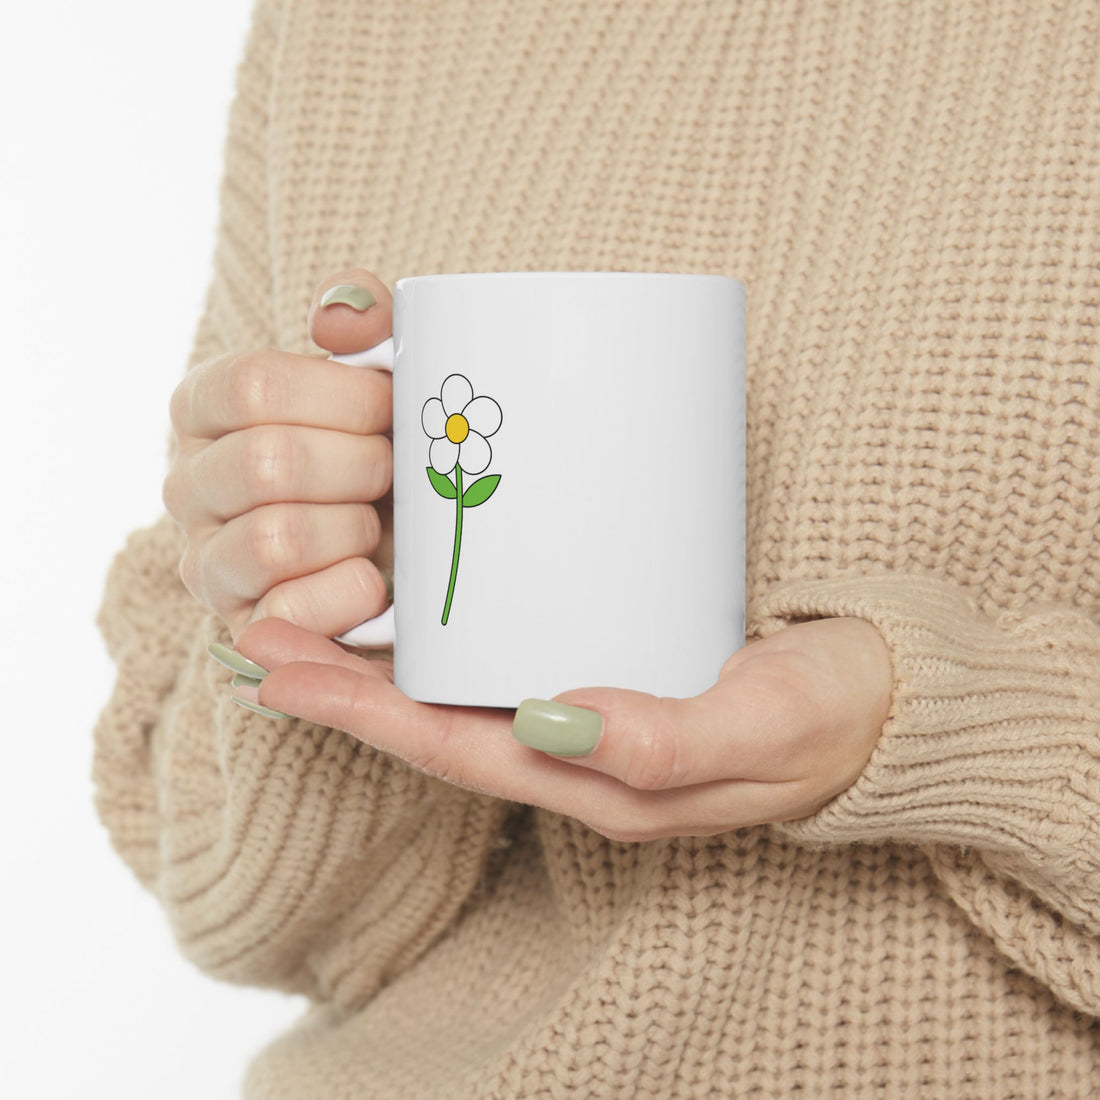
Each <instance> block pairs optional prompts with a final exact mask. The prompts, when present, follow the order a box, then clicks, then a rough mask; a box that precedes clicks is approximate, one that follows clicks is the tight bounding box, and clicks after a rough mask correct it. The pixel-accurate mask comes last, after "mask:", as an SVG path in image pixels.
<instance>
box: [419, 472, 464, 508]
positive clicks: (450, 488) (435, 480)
mask: <svg viewBox="0 0 1100 1100" xmlns="http://www.w3.org/2000/svg"><path fill="white" fill-rule="evenodd" d="M427 470H428V480H429V481H430V482H431V483H432V488H433V489H434V490H435V491H436V492H437V493H438V494H439V495H440V496H441V497H446V498H447V499H448V500H454V498H455V497H456V496H458V490H457V489H456V488H455V486H454V482H453V481H451V479H450V478H449V477H444V476H443V475H442V474H441V473H438V472H437V471H436V470H434V469H433V468H432V467H431V466H429V467H427ZM465 502H466V500H465V496H464V497H463V503H464V504H465Z"/></svg>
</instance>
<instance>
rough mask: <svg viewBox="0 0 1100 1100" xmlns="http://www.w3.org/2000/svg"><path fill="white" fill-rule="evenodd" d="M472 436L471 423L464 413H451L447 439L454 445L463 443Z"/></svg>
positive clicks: (448, 418)
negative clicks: (467, 437)
mask: <svg viewBox="0 0 1100 1100" xmlns="http://www.w3.org/2000/svg"><path fill="white" fill-rule="evenodd" d="M469 434H470V422H469V421H468V420H467V419H466V417H464V416H463V415H462V413H451V415H450V416H448V417H447V438H448V439H449V440H450V441H451V442H452V443H461V442H462V441H463V440H464V439H465V438H466V436H468V435H469Z"/></svg>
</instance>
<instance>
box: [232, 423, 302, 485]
mask: <svg viewBox="0 0 1100 1100" xmlns="http://www.w3.org/2000/svg"><path fill="white" fill-rule="evenodd" d="M242 434H243V436H244V439H243V447H242V451H241V470H240V478H241V483H242V484H243V485H244V487H245V489H246V491H247V492H248V493H249V494H251V496H252V499H254V500H275V499H278V498H279V496H280V494H282V493H284V492H286V491H287V490H288V489H289V488H290V487H291V485H292V484H293V477H294V470H295V467H296V455H295V450H294V440H293V438H292V436H291V434H290V433H289V432H287V431H285V430H283V429H281V428H279V427H276V426H265V427H259V428H251V429H249V430H248V431H246V432H244V433H242Z"/></svg>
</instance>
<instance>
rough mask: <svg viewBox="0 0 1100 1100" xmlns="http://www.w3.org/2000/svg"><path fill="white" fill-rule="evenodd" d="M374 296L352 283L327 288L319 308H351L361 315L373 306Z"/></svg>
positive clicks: (362, 287)
mask: <svg viewBox="0 0 1100 1100" xmlns="http://www.w3.org/2000/svg"><path fill="white" fill-rule="evenodd" d="M374 301H375V298H374V295H373V294H371V292H370V291H369V290H367V288H366V287H365V286H355V285H354V284H352V283H341V284H340V285H339V286H334V287H329V289H328V290H326V291H325V293H324V295H323V296H322V298H321V308H322V309H324V308H325V307H326V306H335V305H341V306H351V308H352V309H356V310H358V311H359V312H360V313H362V312H363V311H364V310H366V309H370V307H371V306H373V305H374Z"/></svg>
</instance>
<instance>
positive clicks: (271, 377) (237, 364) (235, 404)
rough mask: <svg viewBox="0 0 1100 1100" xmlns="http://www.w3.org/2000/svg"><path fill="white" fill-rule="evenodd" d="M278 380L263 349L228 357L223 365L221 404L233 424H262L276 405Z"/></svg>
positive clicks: (278, 387)
mask: <svg viewBox="0 0 1100 1100" xmlns="http://www.w3.org/2000/svg"><path fill="white" fill-rule="evenodd" d="M279 389H280V385H279V378H278V375H277V374H276V372H275V371H274V370H273V369H272V365H271V361H270V359H268V358H267V356H266V354H265V352H264V351H263V350H253V351H246V352H242V353H241V354H239V355H234V356H230V357H229V358H228V360H227V362H226V364H225V401H226V405H227V411H228V413H229V414H230V416H231V417H232V418H233V421H234V423H239V424H262V423H264V422H265V421H266V420H270V419H271V415H272V412H273V411H274V410H275V408H276V407H277V404H278V396H279Z"/></svg>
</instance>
